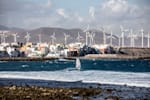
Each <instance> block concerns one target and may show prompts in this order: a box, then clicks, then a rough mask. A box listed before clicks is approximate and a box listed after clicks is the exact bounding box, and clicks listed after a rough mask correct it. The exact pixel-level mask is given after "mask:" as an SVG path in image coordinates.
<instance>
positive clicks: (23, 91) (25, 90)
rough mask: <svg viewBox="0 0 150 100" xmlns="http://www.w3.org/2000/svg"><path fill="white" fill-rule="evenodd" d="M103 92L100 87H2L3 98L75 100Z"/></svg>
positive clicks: (6, 99)
mask: <svg viewBox="0 0 150 100" xmlns="http://www.w3.org/2000/svg"><path fill="white" fill-rule="evenodd" d="M100 93H101V89H98V88H45V87H37V86H31V87H20V86H15V85H13V86H3V87H0V99H1V100H15V99H17V100H33V99H34V100H74V99H75V98H78V99H79V98H80V99H81V100H82V98H86V100H88V98H89V97H91V96H96V95H98V94H100Z"/></svg>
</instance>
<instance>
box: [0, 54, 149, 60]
mask: <svg viewBox="0 0 150 100" xmlns="http://www.w3.org/2000/svg"><path fill="white" fill-rule="evenodd" d="M76 58H80V59H87V60H90V59H96V60H100V59H123V60H134V59H135V60H136V59H150V56H149V55H147V56H130V55H124V54H88V55H86V56H83V57H3V58H0V61H45V60H57V59H66V60H76Z"/></svg>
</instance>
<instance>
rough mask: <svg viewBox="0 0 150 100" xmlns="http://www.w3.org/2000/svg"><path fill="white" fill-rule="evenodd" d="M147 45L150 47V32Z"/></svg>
mask: <svg viewBox="0 0 150 100" xmlns="http://www.w3.org/2000/svg"><path fill="white" fill-rule="evenodd" d="M147 47H148V48H149V47H150V33H148V39H147Z"/></svg>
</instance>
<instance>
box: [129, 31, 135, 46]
mask: <svg viewBox="0 0 150 100" xmlns="http://www.w3.org/2000/svg"><path fill="white" fill-rule="evenodd" d="M128 37H129V38H130V47H134V46H133V30H132V29H130V33H129V36H128Z"/></svg>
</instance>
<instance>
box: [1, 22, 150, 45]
mask: <svg viewBox="0 0 150 100" xmlns="http://www.w3.org/2000/svg"><path fill="white" fill-rule="evenodd" d="M120 30H121V35H120V36H118V38H116V37H115V36H114V35H113V32H112V31H111V32H110V36H107V35H106V31H105V29H104V28H101V29H100V31H102V33H103V44H104V45H105V44H107V41H106V40H107V39H110V43H109V44H110V45H111V46H113V40H115V39H116V40H117V39H118V46H119V47H125V37H127V38H130V47H135V39H138V35H137V34H134V33H133V30H132V29H130V30H129V29H124V28H123V26H120ZM6 33H9V31H1V34H0V37H1V43H2V42H4V43H6V37H8V36H7V34H6ZM83 33H85V44H86V45H94V44H95V33H94V32H93V31H90V30H89V25H88V26H87V28H86V29H84V30H83ZM126 33H129V35H128V36H125V34H126ZM140 33H141V47H142V48H143V47H144V36H145V35H144V30H143V28H142V29H141V30H140ZM10 35H12V36H13V38H14V42H15V43H16V42H17V38H18V37H19V35H18V33H13V34H12V33H11V34H10ZM70 37H71V36H70V35H68V34H66V33H64V44H65V45H67V41H68V38H70ZM30 38H31V34H30V33H29V32H27V33H26V35H25V39H26V42H30ZM38 38H39V43H41V41H42V38H41V34H38ZM50 39H51V43H52V44H55V42H56V40H57V39H56V36H55V32H54V33H53V34H52V35H51V36H50ZM81 39H82V40H83V36H81V35H80V33H79V32H78V35H77V38H76V40H77V42H81ZM147 47H148V48H149V47H150V33H148V34H147Z"/></svg>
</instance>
